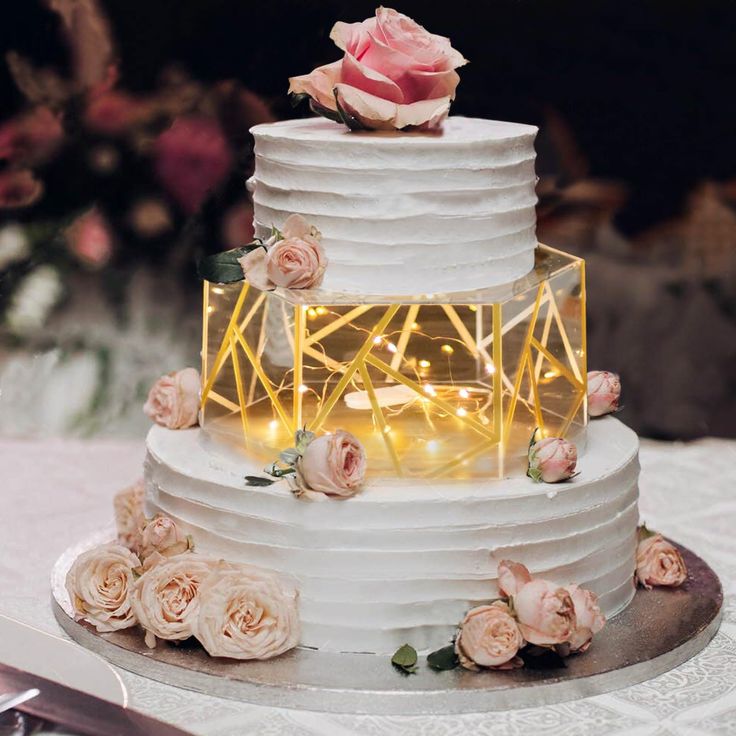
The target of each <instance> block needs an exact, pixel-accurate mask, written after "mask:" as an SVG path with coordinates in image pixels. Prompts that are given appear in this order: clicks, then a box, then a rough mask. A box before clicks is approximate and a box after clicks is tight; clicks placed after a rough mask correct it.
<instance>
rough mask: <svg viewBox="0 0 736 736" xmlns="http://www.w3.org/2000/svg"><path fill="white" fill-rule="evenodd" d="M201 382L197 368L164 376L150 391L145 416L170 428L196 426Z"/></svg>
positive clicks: (144, 407)
mask: <svg viewBox="0 0 736 736" xmlns="http://www.w3.org/2000/svg"><path fill="white" fill-rule="evenodd" d="M199 383H200V380H199V373H198V372H197V371H196V370H195V369H194V368H184V369H183V370H180V371H175V372H173V373H168V374H166V375H165V376H161V378H159V379H158V381H156V383H154V384H153V386H152V387H151V390H150V391H149V392H148V399H147V400H146V403H145V404H144V405H143V411H144V413H145V414H146V416H147V417H148V418H149V419H151V420H153V421H154V422H156V424H160V425H161V426H162V427H167V428H168V429H185V428H186V427H193V426H194V425H195V424H196V423H197V415H198V413H199Z"/></svg>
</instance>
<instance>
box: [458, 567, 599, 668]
mask: <svg viewBox="0 0 736 736" xmlns="http://www.w3.org/2000/svg"><path fill="white" fill-rule="evenodd" d="M498 587H499V591H500V593H501V595H502V596H503V597H504V599H505V600H498V601H494V602H493V603H491V604H489V605H485V606H478V607H477V608H473V609H472V610H470V611H468V613H467V614H466V615H465V618H464V619H463V621H462V623H461V624H460V627H459V629H458V633H457V636H456V637H455V653H456V654H457V658H458V661H459V664H460V665H462V666H463V667H465V668H466V669H471V670H477V669H480V668H488V669H513V668H515V667H521V666H523V661H522V659H521V657H520V656H519V652H520V651H521V650H522V649H524V648H525V647H526V646H527V645H531V646H535V647H540V648H544V649H550V648H551V649H554V650H555V651H556V652H557V653H558V654H559V655H561V656H567V655H569V654H574V653H578V652H584V651H585V650H586V649H588V647H589V646H590V642H591V641H592V639H593V635H594V634H597V633H598V632H599V631H600V630H601V629H602V628H603V627H604V626H605V623H606V619H605V616H604V615H603V613H602V612H601V610H600V608H599V606H598V599H597V597H596V595H595V594H594V593H592V592H591V591H589V590H585V589H584V588H581V587H579V586H578V585H572V584H571V585H565V586H560V585H556V584H554V583H551V582H549V581H547V580H543V579H542V578H533V577H532V576H531V574H530V573H529V570H528V569H527V568H526V567H525V566H524V565H522V564H520V563H518V562H512V561H511V560H503V561H502V562H501V563H500V564H499V566H498Z"/></svg>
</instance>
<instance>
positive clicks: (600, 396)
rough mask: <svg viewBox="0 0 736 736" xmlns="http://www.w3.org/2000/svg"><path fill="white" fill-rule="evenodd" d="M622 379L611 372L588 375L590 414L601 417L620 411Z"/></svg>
mask: <svg viewBox="0 0 736 736" xmlns="http://www.w3.org/2000/svg"><path fill="white" fill-rule="evenodd" d="M620 397H621V379H620V378H619V377H618V375H617V374H616V373H611V372H610V371H590V372H589V373H588V414H589V415H590V416H591V417H600V416H603V415H604V414H611V413H613V412H615V411H618V408H619V399H620Z"/></svg>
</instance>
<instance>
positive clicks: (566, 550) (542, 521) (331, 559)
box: [145, 418, 639, 653]
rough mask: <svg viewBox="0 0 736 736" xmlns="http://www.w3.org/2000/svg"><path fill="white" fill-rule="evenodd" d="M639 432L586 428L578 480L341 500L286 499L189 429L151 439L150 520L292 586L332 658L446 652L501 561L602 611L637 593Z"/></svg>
mask: <svg viewBox="0 0 736 736" xmlns="http://www.w3.org/2000/svg"><path fill="white" fill-rule="evenodd" d="M637 451H638V439H637V437H636V435H635V434H634V433H633V432H632V431H631V430H629V429H627V428H626V427H625V426H624V425H622V424H621V423H620V422H618V421H617V420H616V419H613V418H606V419H602V420H598V421H596V422H593V423H592V424H591V426H590V427H589V429H588V447H587V450H586V452H585V454H584V455H583V457H582V458H581V460H580V462H579V468H580V471H581V472H580V475H578V476H576V477H575V478H574V479H573V480H572V481H570V482H567V483H563V484H558V485H554V486H549V485H544V484H541V485H540V484H535V483H533V482H532V481H531V480H530V479H528V478H509V479H504V480H495V481H490V480H489V481H486V482H475V481H474V482H472V483H465V482H459V481H439V480H436V479H433V480H427V481H423V482H419V481H414V482H409V481H402V480H399V479H397V480H395V481H394V480H390V479H381V480H380V481H375V482H373V483H369V484H368V485H367V486H366V487H365V488H364V489H363V491H362V492H361V493H360V494H359V495H357V496H355V497H353V498H351V499H347V500H332V499H326V500H323V501H307V500H303V499H296V498H295V497H294V496H293V495H292V494H291V492H290V491H289V489H288V487H287V484H286V482H284V481H280V482H277V483H275V484H274V485H272V486H268V487H265V488H261V487H246V486H245V481H244V476H245V475H247V474H254V473H255V474H262V473H261V472H260V471H261V468H260V467H258V466H254V465H253V464H252V461H249V460H247V459H245V458H235V457H233V456H225V455H223V454H219V453H217V452H215V450H214V448H210V447H206V446H205V444H204V443H203V441H202V437H201V434H200V432H199V431H198V430H184V431H171V430H166V429H163V428H161V427H154V428H153V429H152V430H151V431H150V433H149V436H148V454H147V459H146V470H145V475H146V494H147V501H146V503H147V512H148V514H149V515H152V514H156V513H163V514H166V515H169V516H171V517H172V518H174V519H175V520H176V521H177V522H178V523H179V524H180V525H181V526H182V527H183V528H184V530H185V531H186V532H187V533H191V534H192V536H193V538H194V541H195V544H196V547H197V550H198V551H199V552H201V553H204V554H207V555H215V556H219V557H222V558H225V559H229V560H234V561H243V562H248V563H251V564H255V565H259V566H263V567H267V568H271V569H274V570H278V571H282V572H288V573H290V574H291V575H294V576H295V577H296V578H297V579H298V581H299V588H300V601H301V603H300V606H301V609H300V615H301V618H302V631H303V634H302V641H301V644H302V645H303V646H307V647H317V648H321V649H326V650H331V651H371V652H379V653H388V652H392V651H394V650H395V649H396V648H397V647H398V646H400V645H401V644H403V643H405V642H407V641H408V642H410V643H412V644H413V645H414V646H415V647H416V648H417V649H428V648H434V647H439V646H442V645H444V644H446V643H447V642H448V641H449V638H450V637H451V636H452V633H453V631H454V628H455V626H456V624H457V623H458V622H459V621H460V620H461V619H462V617H463V615H464V613H465V612H466V611H467V610H468V609H469V608H470V607H472V606H474V605H478V604H479V603H481V602H486V601H489V600H491V599H493V598H494V596H496V595H497V592H498V589H497V581H496V576H497V565H498V562H499V561H500V560H501V559H504V558H510V559H514V560H517V561H519V562H523V563H524V564H526V565H527V566H528V567H529V568H530V569H531V571H532V573H534V574H536V575H540V576H544V577H546V578H549V579H551V580H554V581H557V582H559V583H560V584H565V583H570V582H575V583H578V584H580V585H582V586H584V587H588V588H590V589H592V590H593V591H595V592H596V593H598V595H599V596H600V601H601V607H602V608H603V610H604V612H605V613H606V614H607V615H608V616H611V615H613V614H614V613H616V612H618V611H619V610H621V609H622V608H623V607H624V606H626V605H627V604H628V602H629V601H630V600H631V597H632V596H633V593H634V587H633V572H634V555H635V549H636V527H637V523H638V511H637V498H638V488H637V478H638V472H639V466H638V461H637Z"/></svg>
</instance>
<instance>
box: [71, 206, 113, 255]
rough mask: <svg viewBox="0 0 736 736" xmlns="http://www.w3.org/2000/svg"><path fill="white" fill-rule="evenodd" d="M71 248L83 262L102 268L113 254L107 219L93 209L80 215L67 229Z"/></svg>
mask: <svg viewBox="0 0 736 736" xmlns="http://www.w3.org/2000/svg"><path fill="white" fill-rule="evenodd" d="M66 242H67V245H68V247H69V250H71V252H72V253H73V254H74V255H75V256H76V257H77V258H78V259H79V260H80V261H82V263H85V264H87V265H88V266H91V267H92V268H102V266H104V265H105V264H106V263H107V262H108V261H109V260H110V257H111V256H112V252H113V239H112V234H111V232H110V227H109V225H108V224H107V220H105V218H104V217H103V216H102V215H101V214H100V213H99V212H98V211H97V210H96V209H91V210H89V211H88V212H85V213H84V214H83V215H80V216H79V217H78V218H77V219H76V220H75V221H74V222H73V223H72V224H71V225H70V226H69V228H68V229H67V231H66Z"/></svg>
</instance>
